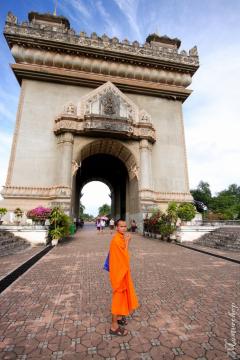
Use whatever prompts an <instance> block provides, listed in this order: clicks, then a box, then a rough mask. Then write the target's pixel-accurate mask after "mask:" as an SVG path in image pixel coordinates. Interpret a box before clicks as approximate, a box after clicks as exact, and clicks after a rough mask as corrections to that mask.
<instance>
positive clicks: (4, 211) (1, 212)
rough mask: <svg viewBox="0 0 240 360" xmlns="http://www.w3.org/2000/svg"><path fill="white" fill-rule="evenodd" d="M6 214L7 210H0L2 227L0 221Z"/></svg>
mask: <svg viewBox="0 0 240 360" xmlns="http://www.w3.org/2000/svg"><path fill="white" fill-rule="evenodd" d="M6 213H7V209H6V208H0V225H2V223H3V221H2V217H3V216H4V215H5V214H6Z"/></svg>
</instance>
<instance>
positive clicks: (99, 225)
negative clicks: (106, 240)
mask: <svg viewBox="0 0 240 360" xmlns="http://www.w3.org/2000/svg"><path fill="white" fill-rule="evenodd" d="M96 227H97V232H98V234H100V230H101V219H99V218H98V219H97V220H96Z"/></svg>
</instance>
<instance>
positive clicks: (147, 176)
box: [140, 139, 152, 190]
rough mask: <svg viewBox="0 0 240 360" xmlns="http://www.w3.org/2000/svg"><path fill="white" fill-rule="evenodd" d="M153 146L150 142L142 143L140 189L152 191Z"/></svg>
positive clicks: (144, 141)
mask: <svg viewBox="0 0 240 360" xmlns="http://www.w3.org/2000/svg"><path fill="white" fill-rule="evenodd" d="M151 149H152V145H151V144H150V143H149V141H148V140H146V139H143V140H141V141H140V189H141V190H143V189H152V155H151Z"/></svg>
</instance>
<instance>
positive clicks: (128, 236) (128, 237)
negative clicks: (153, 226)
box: [124, 234, 131, 250]
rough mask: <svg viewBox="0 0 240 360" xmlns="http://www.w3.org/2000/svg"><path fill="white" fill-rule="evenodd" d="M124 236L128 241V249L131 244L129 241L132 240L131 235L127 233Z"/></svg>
mask: <svg viewBox="0 0 240 360" xmlns="http://www.w3.org/2000/svg"><path fill="white" fill-rule="evenodd" d="M124 238H125V242H126V249H127V250H128V245H129V243H130V241H131V235H130V234H125V235H124Z"/></svg>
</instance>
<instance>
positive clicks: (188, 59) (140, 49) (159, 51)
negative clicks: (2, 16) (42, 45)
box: [5, 13, 199, 67]
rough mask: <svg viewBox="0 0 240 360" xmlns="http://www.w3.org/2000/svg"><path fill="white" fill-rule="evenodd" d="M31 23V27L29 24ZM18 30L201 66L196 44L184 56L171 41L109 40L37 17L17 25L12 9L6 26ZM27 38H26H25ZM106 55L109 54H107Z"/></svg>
mask: <svg viewBox="0 0 240 360" xmlns="http://www.w3.org/2000/svg"><path fill="white" fill-rule="evenodd" d="M26 26H27V27H26ZM8 33H9V34H11V35H13V34H18V35H21V36H27V37H28V36H31V37H33V38H38V39H39V38H42V39H45V40H51V41H56V42H64V43H65V42H67V43H70V44H75V45H79V46H89V47H91V48H96V49H97V48H98V49H103V48H104V49H106V50H110V51H111V50H114V51H117V52H120V53H126V54H134V55H138V56H141V57H143V58H144V57H151V58H154V59H159V60H168V61H169V62H174V63H179V64H181V63H182V64H190V65H194V66H197V67H198V66H199V60H198V53H197V48H196V47H194V48H193V49H191V50H190V51H189V56H187V55H186V56H183V54H181V53H178V50H177V49H173V48H171V46H170V45H169V47H168V44H164V46H160V45H158V46H154V41H152V42H151V43H145V44H144V45H143V46H140V44H139V43H138V42H137V41H134V42H133V43H132V45H131V44H130V43H129V41H128V40H126V39H125V40H124V41H123V42H119V39H118V38H116V37H114V38H113V39H111V41H109V38H108V37H107V35H103V36H102V37H98V36H97V34H95V33H93V34H92V36H91V37H87V35H86V33H85V32H80V34H79V36H78V35H76V34H75V31H74V30H72V29H65V27H61V26H60V25H58V26H56V24H54V23H53V24H51V23H50V24H49V25H46V26H44V25H43V24H41V26H39V24H38V23H36V22H34V19H32V21H30V23H27V22H24V25H17V18H16V16H14V15H13V14H12V13H8V15H7V19H6V26H5V34H8ZM22 40H23V39H22ZM184 55H185V54H184ZM105 56H106V54H105Z"/></svg>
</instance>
